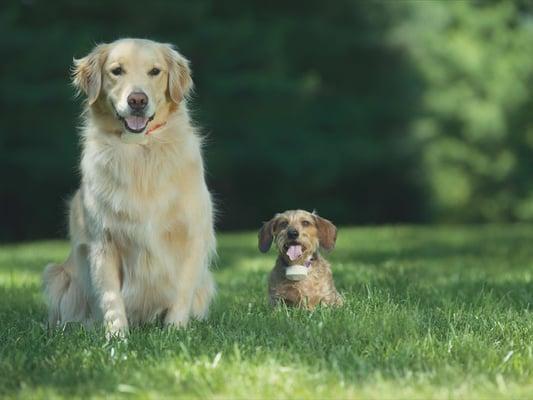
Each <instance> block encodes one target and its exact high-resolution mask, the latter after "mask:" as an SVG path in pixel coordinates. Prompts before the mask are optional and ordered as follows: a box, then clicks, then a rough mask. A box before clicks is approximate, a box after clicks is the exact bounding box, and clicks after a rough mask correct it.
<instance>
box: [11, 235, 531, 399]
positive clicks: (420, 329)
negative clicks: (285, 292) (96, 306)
mask: <svg viewBox="0 0 533 400" xmlns="http://www.w3.org/2000/svg"><path fill="white" fill-rule="evenodd" d="M67 251H68V246H67V244H66V243H65V242H58V241H56V242H37V243H28V244H20V245H3V246H0V295H1V298H2V301H1V304H0V324H1V325H0V335H1V337H0V397H17V396H21V397H32V398H50V397H68V398H70V397H72V396H78V397H87V396H94V397H103V396H114V397H130V396H133V397H142V398H159V397H174V396H182V397H186V398H206V397H216V398H358V399H359V398H370V399H383V398H393V399H412V398H420V399H426V398H442V399H447V398H464V399H472V398H527V397H529V398H533V314H532V303H533V281H532V276H533V226H528V225H503V226H502V225H498V226H496V225H490V226H477V227H438V228H436V227H403V226H400V227H379V228H342V229H340V232H339V239H338V243H337V249H336V250H334V251H333V252H332V253H331V255H329V257H328V258H329V260H330V261H331V262H332V264H333V271H334V276H335V280H336V283H337V287H338V288H339V290H340V291H341V292H342V293H343V294H344V296H345V298H346V304H345V306H344V307H343V308H342V309H337V310H332V309H326V308H321V309H317V310H316V311H314V312H311V313H310V312H304V311H300V310H292V309H289V310H288V309H283V308H279V309H275V310H273V309H270V308H269V306H268V303H267V298H266V279H267V274H268V271H269V270H270V268H271V266H272V265H273V262H274V253H269V254H267V255H264V254H260V253H259V252H258V251H257V248H256V234H255V233H243V234H223V235H220V236H219V254H220V257H219V260H218V265H217V266H216V268H215V275H216V280H217V283H218V286H219V295H218V297H217V300H216V301H215V303H214V304H213V307H212V311H211V314H210V317H209V319H208V320H207V321H204V322H194V323H192V324H191V325H190V326H189V328H187V329H186V330H170V329H162V328H160V327H159V326H146V327H142V328H138V329H136V330H133V332H132V333H131V334H130V336H129V337H128V339H127V340H124V341H119V340H114V341H111V342H106V341H105V339H104V337H103V335H102V333H101V332H95V331H93V332H91V331H84V330H83V329H81V328H78V327H70V328H69V329H67V330H65V331H56V332H53V333H48V332H47V329H46V327H45V325H44V321H45V307H44V303H43V299H42V295H41V292H40V273H41V271H42V268H43V265H44V264H46V263H47V262H49V261H61V260H63V259H64V258H65V256H66V254H67Z"/></svg>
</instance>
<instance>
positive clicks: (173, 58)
mask: <svg viewBox="0 0 533 400" xmlns="http://www.w3.org/2000/svg"><path fill="white" fill-rule="evenodd" d="M73 83H74V86H75V87H76V88H77V89H78V91H79V92H82V93H85V94H86V95H87V104H88V105H89V106H90V107H91V108H93V109H94V111H96V112H99V113H102V114H106V115H108V116H109V117H111V118H110V119H111V120H113V119H114V122H115V124H114V125H115V126H113V128H114V130H122V131H125V132H128V133H135V134H143V133H145V132H146V131H147V129H148V125H149V124H150V123H151V121H154V120H155V121H154V122H152V124H155V123H156V122H157V121H159V122H163V121H164V120H165V119H166V117H167V116H168V114H169V113H171V112H172V111H174V110H176V109H177V105H178V104H179V103H180V102H181V101H182V100H183V99H184V98H185V97H186V96H187V95H188V93H189V92H190V90H191V88H192V79H191V73H190V69H189V62H188V61H187V60H186V59H185V58H184V57H183V56H181V55H180V54H179V53H178V52H177V51H176V50H175V49H174V48H173V47H172V46H171V45H168V44H163V43H156V42H153V41H150V40H144V39H121V40H117V41H115V42H113V43H109V44H100V45H98V46H96V47H95V48H94V49H93V50H92V51H91V53H89V55H87V56H86V57H83V58H81V59H78V60H74V70H73Z"/></svg>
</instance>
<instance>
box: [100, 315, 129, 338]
mask: <svg viewBox="0 0 533 400" xmlns="http://www.w3.org/2000/svg"><path fill="white" fill-rule="evenodd" d="M127 335H128V323H127V321H126V322H125V321H122V320H120V319H115V320H112V321H107V322H106V324H105V337H106V339H107V340H110V339H113V338H118V339H124V338H125V337H126V336H127Z"/></svg>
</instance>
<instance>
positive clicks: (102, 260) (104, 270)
mask: <svg viewBox="0 0 533 400" xmlns="http://www.w3.org/2000/svg"><path fill="white" fill-rule="evenodd" d="M89 262H90V273H91V283H92V286H93V289H94V295H95V300H96V305H97V307H98V308H99V310H100V312H101V318H102V320H103V323H104V327H105V330H106V335H107V336H108V337H111V336H117V335H118V336H124V335H125V334H126V333H127V330H128V319H127V317H126V309H125V307H124V300H123V298H122V294H121V292H120V286H121V284H120V267H121V266H120V258H119V256H118V252H117V249H116V247H115V246H114V244H113V243H111V241H109V240H105V241H103V242H102V243H94V244H91V246H90V252H89Z"/></svg>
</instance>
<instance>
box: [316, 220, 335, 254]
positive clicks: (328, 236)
mask: <svg viewBox="0 0 533 400" xmlns="http://www.w3.org/2000/svg"><path fill="white" fill-rule="evenodd" d="M313 216H314V217H315V220H316V226H317V229H318V242H319V243H320V247H322V248H323V249H324V250H327V251H329V250H333V248H334V247H335V242H336V241H337V228H336V227H335V225H333V223H332V222H331V221H329V220H327V219H325V218H322V217H320V216H318V215H317V214H313Z"/></svg>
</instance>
